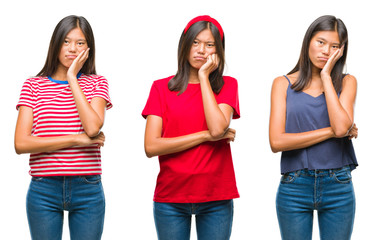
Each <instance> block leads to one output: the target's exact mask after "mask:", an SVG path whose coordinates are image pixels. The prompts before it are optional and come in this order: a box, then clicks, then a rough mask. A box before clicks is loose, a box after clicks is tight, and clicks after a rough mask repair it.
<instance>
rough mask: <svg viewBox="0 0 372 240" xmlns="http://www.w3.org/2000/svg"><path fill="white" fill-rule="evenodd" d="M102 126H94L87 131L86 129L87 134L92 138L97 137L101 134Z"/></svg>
mask: <svg viewBox="0 0 372 240" xmlns="http://www.w3.org/2000/svg"><path fill="white" fill-rule="evenodd" d="M101 128H102V125H97V126H92V127H88V128H87V129H84V131H85V133H86V134H87V135H88V137H90V138H94V137H96V136H97V135H98V134H99V133H100V132H101Z"/></svg>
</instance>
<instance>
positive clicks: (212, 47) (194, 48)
mask: <svg viewBox="0 0 372 240" xmlns="http://www.w3.org/2000/svg"><path fill="white" fill-rule="evenodd" d="M215 52H216V44H215V40H214V37H213V35H212V32H211V30H210V29H208V28H207V29H204V30H203V31H201V32H200V33H199V34H198V35H197V36H196V38H195V39H194V42H193V43H192V45H191V49H190V53H189V58H188V60H189V63H190V66H191V67H192V68H194V69H200V67H201V66H203V64H204V63H206V62H207V57H208V56H209V55H211V54H213V53H215Z"/></svg>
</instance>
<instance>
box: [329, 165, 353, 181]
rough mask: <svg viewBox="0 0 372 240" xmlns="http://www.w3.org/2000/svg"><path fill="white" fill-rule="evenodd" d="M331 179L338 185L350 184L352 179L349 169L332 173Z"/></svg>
mask: <svg viewBox="0 0 372 240" xmlns="http://www.w3.org/2000/svg"><path fill="white" fill-rule="evenodd" d="M333 178H334V179H335V180H336V182H338V183H350V182H351V179H352V177H351V171H350V169H349V168H342V169H340V170H338V171H334V172H333Z"/></svg>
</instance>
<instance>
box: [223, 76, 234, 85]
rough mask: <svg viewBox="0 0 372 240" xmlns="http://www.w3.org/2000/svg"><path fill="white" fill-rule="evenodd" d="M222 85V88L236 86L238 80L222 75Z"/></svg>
mask: <svg viewBox="0 0 372 240" xmlns="http://www.w3.org/2000/svg"><path fill="white" fill-rule="evenodd" d="M223 82H224V84H223V87H222V88H237V87H238V81H237V80H236V79H235V78H233V77H230V76H223Z"/></svg>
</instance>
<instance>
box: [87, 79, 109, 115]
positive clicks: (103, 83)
mask: <svg viewBox="0 0 372 240" xmlns="http://www.w3.org/2000/svg"><path fill="white" fill-rule="evenodd" d="M95 97H100V98H103V99H105V100H106V102H107V104H106V109H110V108H112V103H111V99H110V95H109V85H108V82H107V79H106V78H104V77H102V76H99V79H98V84H97V86H96V88H95V90H94V92H93V94H92V98H95Z"/></svg>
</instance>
